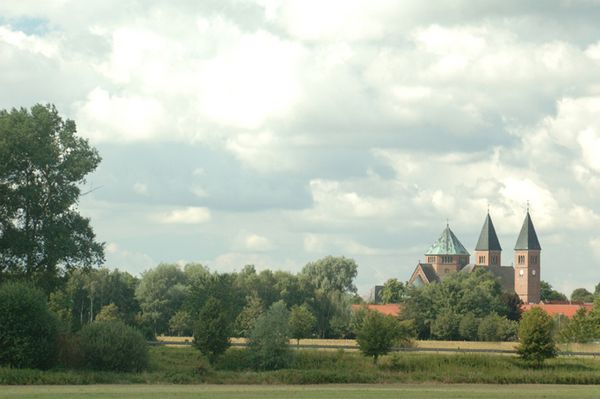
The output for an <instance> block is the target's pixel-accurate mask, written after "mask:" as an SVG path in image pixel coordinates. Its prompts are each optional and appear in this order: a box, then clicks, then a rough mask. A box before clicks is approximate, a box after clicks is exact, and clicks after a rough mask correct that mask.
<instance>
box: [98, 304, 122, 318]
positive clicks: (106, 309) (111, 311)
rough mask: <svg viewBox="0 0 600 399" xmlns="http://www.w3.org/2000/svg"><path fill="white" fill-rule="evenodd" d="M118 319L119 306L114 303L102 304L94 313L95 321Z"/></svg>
mask: <svg viewBox="0 0 600 399" xmlns="http://www.w3.org/2000/svg"><path fill="white" fill-rule="evenodd" d="M120 319H121V318H120V317H119V307H118V306H117V305H115V304H114V303H111V304H108V305H105V306H102V308H101V309H100V312H98V314H97V315H96V321H117V320H120Z"/></svg>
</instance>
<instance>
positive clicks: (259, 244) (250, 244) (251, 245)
mask: <svg viewBox="0 0 600 399" xmlns="http://www.w3.org/2000/svg"><path fill="white" fill-rule="evenodd" d="M244 244H245V246H246V248H247V249H248V250H250V251H257V252H264V251H269V250H271V249H273V244H272V243H271V240H269V239H268V238H267V237H263V236H260V235H258V234H249V235H247V236H246V238H245V240H244Z"/></svg>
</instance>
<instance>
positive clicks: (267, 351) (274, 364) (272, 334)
mask: <svg viewBox="0 0 600 399" xmlns="http://www.w3.org/2000/svg"><path fill="white" fill-rule="evenodd" d="M289 318H290V312H289V311H288V310H287V307H286V306H285V303H284V302H283V301H279V302H275V303H274V304H273V305H271V307H270V308H269V310H267V311H266V312H265V314H263V315H262V316H260V317H259V318H258V320H256V323H255V324H254V329H253V330H252V333H251V334H250V340H249V343H248V344H249V349H250V353H251V354H252V357H253V360H254V367H255V368H256V369H258V370H277V369H280V368H284V367H286V366H288V365H289V363H290V361H291V356H292V354H291V352H290V348H289V346H288V342H289V324H288V321H289Z"/></svg>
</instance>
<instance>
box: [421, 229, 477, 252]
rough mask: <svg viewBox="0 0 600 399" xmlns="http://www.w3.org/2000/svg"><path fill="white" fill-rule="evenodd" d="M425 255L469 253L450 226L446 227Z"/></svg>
mask: <svg viewBox="0 0 600 399" xmlns="http://www.w3.org/2000/svg"><path fill="white" fill-rule="evenodd" d="M425 255H469V252H468V251H467V250H466V249H465V247H464V246H463V245H462V244H461V242H460V241H459V240H458V238H456V236H455V235H454V233H453V232H452V230H450V226H448V225H446V228H445V229H444V231H443V232H442V235H441V236H440V238H438V239H437V241H436V242H435V243H434V244H433V245H432V246H431V247H430V248H429V250H428V251H427V253H425Z"/></svg>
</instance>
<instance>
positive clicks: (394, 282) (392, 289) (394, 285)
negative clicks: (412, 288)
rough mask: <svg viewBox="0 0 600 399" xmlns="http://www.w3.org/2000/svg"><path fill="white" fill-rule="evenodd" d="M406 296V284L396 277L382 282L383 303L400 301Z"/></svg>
mask: <svg viewBox="0 0 600 399" xmlns="http://www.w3.org/2000/svg"><path fill="white" fill-rule="evenodd" d="M405 296H406V286H405V285H404V283H403V282H402V281H399V280H398V279H397V278H391V279H389V280H388V281H386V282H385V283H384V284H383V289H382V290H381V301H382V302H383V303H400V302H402V301H403V300H404V297H405Z"/></svg>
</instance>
